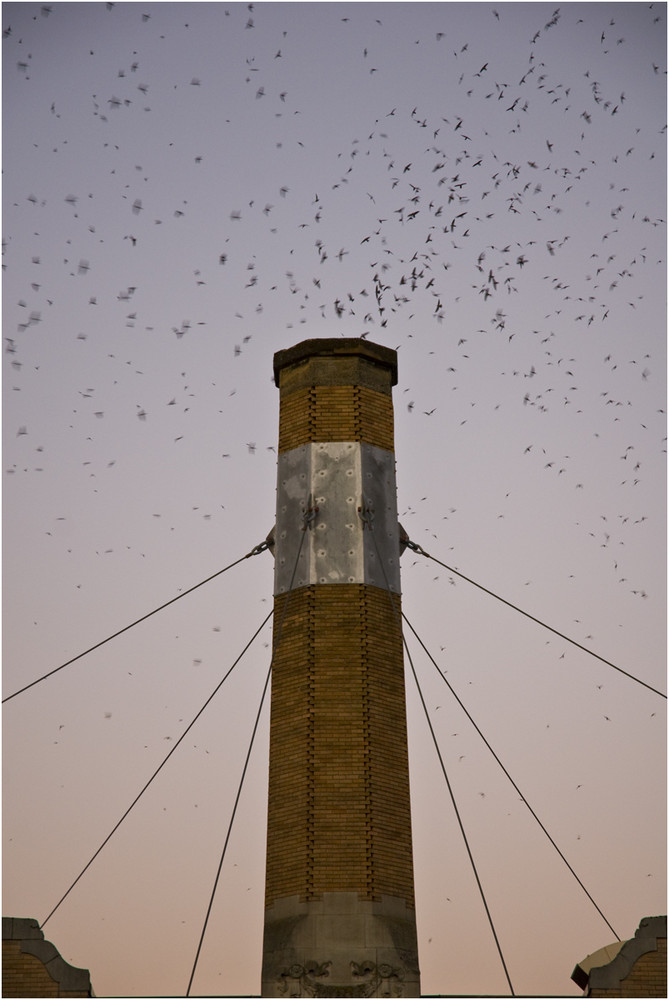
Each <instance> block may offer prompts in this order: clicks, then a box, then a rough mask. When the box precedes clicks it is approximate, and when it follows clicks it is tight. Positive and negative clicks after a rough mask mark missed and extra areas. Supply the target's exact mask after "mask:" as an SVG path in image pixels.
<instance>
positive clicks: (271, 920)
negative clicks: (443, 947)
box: [262, 339, 420, 997]
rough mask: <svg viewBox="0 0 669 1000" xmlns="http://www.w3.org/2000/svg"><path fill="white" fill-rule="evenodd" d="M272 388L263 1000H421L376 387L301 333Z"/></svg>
mask: <svg viewBox="0 0 669 1000" xmlns="http://www.w3.org/2000/svg"><path fill="white" fill-rule="evenodd" d="M274 375H275V381H276V384H277V386H278V387H279V390H280V414H279V449H278V452H279V454H278V483H277V516H276V527H275V533H274V546H273V548H274V557H275V576H274V642H275V651H274V665H273V672H272V702H271V723H270V763H269V811H268V830H267V872H266V886H265V931H264V944H263V973H262V996H264V997H279V996H283V997H288V996H293V997H294V996H297V997H302V996H323V997H326V996H333V997H335V996H336V997H349V996H350V997H354V996H358V997H361V996H364V997H378V996H409V997H417V996H419V995H420V983H419V972H418V954H417V943H416V920H415V907H414V887H413V859H412V850H411V813H410V802H409V768H408V755H407V736H406V708H405V691H404V665H403V655H402V636H401V618H400V615H401V598H400V569H399V557H400V527H399V523H398V520H397V501H396V488H395V455H394V444H393V403H392V386H393V385H395V384H396V382H397V354H396V352H395V351H393V350H390V349H389V348H386V347H382V346H380V345H377V344H373V343H370V342H368V341H365V340H360V339H324V340H306V341H303V342H302V343H300V344H297V345H296V346H295V347H292V348H289V349H288V350H284V351H279V352H278V353H277V354H276V355H275V357H274Z"/></svg>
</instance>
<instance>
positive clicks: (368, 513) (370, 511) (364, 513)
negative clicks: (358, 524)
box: [358, 496, 375, 531]
mask: <svg viewBox="0 0 669 1000" xmlns="http://www.w3.org/2000/svg"><path fill="white" fill-rule="evenodd" d="M374 513H375V511H374V508H373V507H372V501H371V500H365V498H364V496H363V498H362V504H361V506H360V507H358V514H359V515H360V520H361V521H362V522H363V526H362V530H363V531H364V530H365V528H369V530H370V531H373V530H374V524H373V521H374Z"/></svg>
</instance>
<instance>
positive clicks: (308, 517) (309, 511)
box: [302, 493, 318, 531]
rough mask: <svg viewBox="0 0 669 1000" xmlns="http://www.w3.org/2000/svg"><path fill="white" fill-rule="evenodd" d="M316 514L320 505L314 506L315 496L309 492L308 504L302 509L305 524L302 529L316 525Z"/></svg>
mask: <svg viewBox="0 0 669 1000" xmlns="http://www.w3.org/2000/svg"><path fill="white" fill-rule="evenodd" d="M316 514H318V507H314V498H313V496H312V495H311V493H310V494H309V499H308V500H307V506H306V507H305V509H304V510H303V511H302V520H303V521H304V524H303V525H302V531H306V530H307V529H309V530H311V528H313V526H314V521H315V520H316Z"/></svg>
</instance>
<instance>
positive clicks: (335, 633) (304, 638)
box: [266, 584, 414, 905]
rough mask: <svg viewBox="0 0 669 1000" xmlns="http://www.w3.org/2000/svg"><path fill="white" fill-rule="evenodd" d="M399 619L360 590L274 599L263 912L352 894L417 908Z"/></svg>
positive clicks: (387, 603)
mask: <svg viewBox="0 0 669 1000" xmlns="http://www.w3.org/2000/svg"><path fill="white" fill-rule="evenodd" d="M392 602H394V604H395V611H393V604H392ZM399 614H400V599H399V596H398V595H396V594H395V595H390V594H389V593H388V591H386V590H383V589H380V588H376V587H370V586H368V585H364V584H339V585H336V586H319V585H314V586H310V587H302V588H300V589H298V590H295V591H292V592H290V593H288V594H286V595H282V596H280V597H277V598H276V602H275V611H274V615H275V617H274V622H275V626H274V627H275V630H280V637H279V638H280V643H279V647H278V650H277V653H276V656H275V660H274V666H273V673H272V710H271V723H270V745H271V753H270V772H269V825H268V844H267V887H266V903H267V905H269V904H270V903H271V902H273V901H274V899H276V898H280V897H283V896H291V895H294V894H295V895H300V896H301V897H303V898H305V899H310V898H314V897H316V896H318V895H319V894H320V893H322V892H327V891H350V890H354V891H357V892H358V893H359V894H360V896H361V898H365V899H378V898H380V896H381V895H382V894H389V895H391V896H396V897H400V898H402V899H404V900H405V901H406V902H407V903H409V904H410V905H413V902H414V896H413V867H412V853H411V817H410V806H409V767H408V754H407V737H406V713H405V695H404V668H403V661H402V638H401V631H400V626H399V622H398V618H397V615H399Z"/></svg>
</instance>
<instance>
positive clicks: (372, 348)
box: [274, 337, 397, 386]
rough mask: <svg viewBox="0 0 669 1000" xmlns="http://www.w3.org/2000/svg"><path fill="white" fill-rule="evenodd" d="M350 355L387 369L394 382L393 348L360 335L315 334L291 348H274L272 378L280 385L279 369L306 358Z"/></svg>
mask: <svg viewBox="0 0 669 1000" xmlns="http://www.w3.org/2000/svg"><path fill="white" fill-rule="evenodd" d="M316 357H327V358H333V357H334V358H350V357H358V358H364V359H365V360H367V361H371V362H372V364H375V365H380V366H382V367H384V368H389V369H390V371H391V376H392V385H397V351H394V350H392V348H390V347H383V346H382V345H381V344H374V343H372V342H371V341H369V340H363V339H362V338H360V337H319V338H314V339H312V340H303V341H302V342H301V343H299V344H295V346H294V347H288V348H286V350H284V351H277V352H276V354H275V355H274V381H275V383H276V385H277V386H278V385H279V384H280V373H281V371H282V369H283V368H289V367H291V366H293V365H298V364H300V363H301V362H304V361H306V360H307V359H309V358H316Z"/></svg>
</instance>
